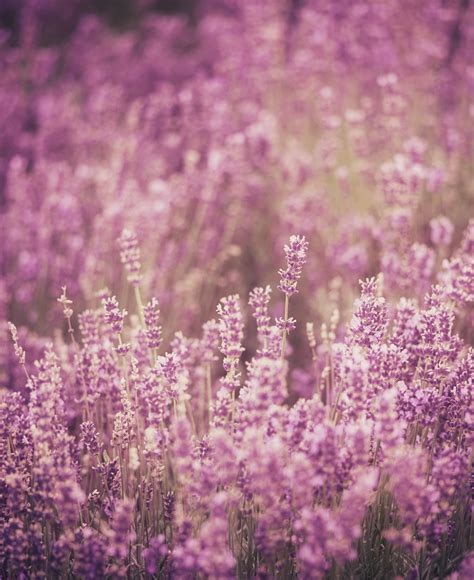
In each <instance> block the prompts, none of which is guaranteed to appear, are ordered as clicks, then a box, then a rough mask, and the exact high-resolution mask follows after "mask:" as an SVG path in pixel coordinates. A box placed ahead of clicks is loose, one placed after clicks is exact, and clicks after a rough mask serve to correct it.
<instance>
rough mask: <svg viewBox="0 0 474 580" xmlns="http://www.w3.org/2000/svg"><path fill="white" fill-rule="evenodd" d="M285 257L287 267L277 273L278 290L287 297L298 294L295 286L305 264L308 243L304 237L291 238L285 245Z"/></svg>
mask: <svg viewBox="0 0 474 580" xmlns="http://www.w3.org/2000/svg"><path fill="white" fill-rule="evenodd" d="M284 250H285V255H286V260H287V267H286V269H285V270H283V269H281V270H279V271H278V273H279V274H280V284H279V285H278V288H279V289H280V290H281V291H282V292H283V293H285V294H286V295H287V296H292V295H293V294H295V293H296V292H298V290H297V288H296V286H297V284H298V280H299V279H300V277H301V271H302V269H303V265H304V263H305V262H306V254H307V252H308V242H307V241H306V238H305V237H304V236H296V235H294V236H291V237H290V241H289V244H288V245H285V248H284Z"/></svg>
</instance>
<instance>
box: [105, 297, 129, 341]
mask: <svg viewBox="0 0 474 580" xmlns="http://www.w3.org/2000/svg"><path fill="white" fill-rule="evenodd" d="M102 305H103V307H104V310H105V322H106V324H108V325H109V326H110V327H111V328H112V330H113V331H114V332H116V333H117V334H120V333H121V332H122V330H123V321H124V318H125V317H126V316H127V314H128V312H127V311H126V310H120V308H119V303H118V301H117V298H115V296H111V297H110V298H104V299H103V300H102Z"/></svg>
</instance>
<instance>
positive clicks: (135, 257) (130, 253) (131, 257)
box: [118, 229, 142, 286]
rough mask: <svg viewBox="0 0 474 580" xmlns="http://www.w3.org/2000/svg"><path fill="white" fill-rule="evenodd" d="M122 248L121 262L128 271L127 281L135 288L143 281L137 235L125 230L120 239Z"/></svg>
mask: <svg viewBox="0 0 474 580" xmlns="http://www.w3.org/2000/svg"><path fill="white" fill-rule="evenodd" d="M118 243H119V247H120V261H121V262H122V264H123V265H124V266H125V269H126V270H127V280H128V281H129V282H130V284H132V285H133V286H138V285H139V284H140V282H141V280H142V276H141V274H140V268H141V265H140V248H139V246H138V241H137V237H136V235H135V234H134V233H133V232H131V231H130V230H127V229H124V230H123V231H122V234H121V235H120V238H119V239H118Z"/></svg>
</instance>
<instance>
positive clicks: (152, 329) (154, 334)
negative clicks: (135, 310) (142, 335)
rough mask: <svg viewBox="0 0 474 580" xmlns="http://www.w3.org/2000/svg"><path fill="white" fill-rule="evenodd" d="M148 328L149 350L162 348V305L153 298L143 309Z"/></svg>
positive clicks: (147, 340)
mask: <svg viewBox="0 0 474 580" xmlns="http://www.w3.org/2000/svg"><path fill="white" fill-rule="evenodd" d="M143 314H144V318H145V326H146V342H147V345H148V348H160V345H161V341H162V340H163V338H162V334H161V332H162V328H161V325H160V305H159V303H158V300H157V299H156V298H152V299H151V300H150V302H148V304H147V305H146V306H145V308H144V309H143Z"/></svg>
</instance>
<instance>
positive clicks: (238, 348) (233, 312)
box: [217, 294, 244, 370]
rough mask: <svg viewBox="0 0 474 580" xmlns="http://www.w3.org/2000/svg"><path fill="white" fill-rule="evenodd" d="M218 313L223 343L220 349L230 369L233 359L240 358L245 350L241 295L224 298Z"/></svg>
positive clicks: (218, 307) (226, 365)
mask: <svg viewBox="0 0 474 580" xmlns="http://www.w3.org/2000/svg"><path fill="white" fill-rule="evenodd" d="M217 314H218V315H219V319H220V336H221V345H220V348H219V350H220V351H221V353H222V354H223V355H224V357H225V359H224V368H225V369H226V370H229V369H230V367H231V366H232V361H235V360H236V359H239V357H240V355H241V354H242V352H243V351H244V349H243V347H242V340H243V338H244V331H243V329H244V323H243V318H242V311H241V309H240V303H239V295H238V294H233V295H231V296H227V297H225V298H222V300H221V302H220V304H219V305H218V306H217Z"/></svg>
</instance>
